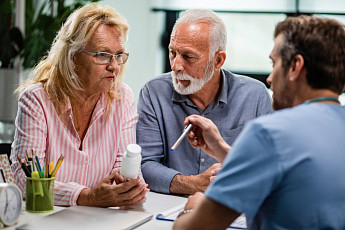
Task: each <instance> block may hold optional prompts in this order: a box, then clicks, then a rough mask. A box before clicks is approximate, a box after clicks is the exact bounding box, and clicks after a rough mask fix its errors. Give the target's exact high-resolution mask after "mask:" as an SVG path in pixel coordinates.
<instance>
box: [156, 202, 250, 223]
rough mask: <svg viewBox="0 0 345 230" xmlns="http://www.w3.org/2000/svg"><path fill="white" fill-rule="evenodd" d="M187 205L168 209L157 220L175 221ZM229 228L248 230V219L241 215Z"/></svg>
mask: <svg viewBox="0 0 345 230" xmlns="http://www.w3.org/2000/svg"><path fill="white" fill-rule="evenodd" d="M184 206H185V204H181V205H179V206H176V207H174V208H171V209H168V210H166V211H164V212H162V213H160V214H158V215H157V216H156V219H157V220H166V221H175V219H176V218H177V216H178V214H179V213H180V212H181V211H182V210H183V209H184ZM229 228H237V229H246V228H247V223H246V217H245V215H244V214H242V215H240V216H239V217H238V218H237V219H236V220H235V221H234V222H232V224H231V225H230V226H229Z"/></svg>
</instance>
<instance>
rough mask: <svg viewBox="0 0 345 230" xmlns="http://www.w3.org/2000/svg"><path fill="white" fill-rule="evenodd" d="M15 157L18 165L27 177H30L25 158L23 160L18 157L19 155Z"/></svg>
mask: <svg viewBox="0 0 345 230" xmlns="http://www.w3.org/2000/svg"><path fill="white" fill-rule="evenodd" d="M17 159H18V161H19V163H20V165H21V166H22V169H23V171H24V173H25V175H26V176H27V177H30V171H29V169H28V168H27V167H26V164H25V160H24V159H20V157H19V156H18V155H17Z"/></svg>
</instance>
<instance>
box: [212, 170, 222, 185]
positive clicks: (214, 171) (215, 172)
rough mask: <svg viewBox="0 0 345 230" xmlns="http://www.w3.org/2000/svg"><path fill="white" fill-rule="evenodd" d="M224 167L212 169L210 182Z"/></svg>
mask: <svg viewBox="0 0 345 230" xmlns="http://www.w3.org/2000/svg"><path fill="white" fill-rule="evenodd" d="M221 169H222V166H220V167H218V168H216V169H214V170H212V171H211V176H210V182H212V181H213V180H214V179H215V178H216V175H217V173H218V172H219V171H220V170H221Z"/></svg>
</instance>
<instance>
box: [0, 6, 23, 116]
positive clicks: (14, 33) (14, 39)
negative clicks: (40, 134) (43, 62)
mask: <svg viewBox="0 0 345 230" xmlns="http://www.w3.org/2000/svg"><path fill="white" fill-rule="evenodd" d="M14 16H15V14H14V1H13V0H2V1H1V3H0V21H1V23H0V34H1V36H0V105H1V109H0V121H2V122H9V123H12V122H13V120H14V118H15V114H16V110H17V107H16V104H17V103H16V97H15V95H13V91H14V89H15V88H16V87H17V86H18V83H19V69H18V68H17V67H18V66H19V62H18V61H17V62H15V60H16V57H17V56H18V55H19V53H20V52H21V50H22V48H23V36H22V33H21V31H20V30H19V28H17V27H15V26H14ZM17 60H18V58H17Z"/></svg>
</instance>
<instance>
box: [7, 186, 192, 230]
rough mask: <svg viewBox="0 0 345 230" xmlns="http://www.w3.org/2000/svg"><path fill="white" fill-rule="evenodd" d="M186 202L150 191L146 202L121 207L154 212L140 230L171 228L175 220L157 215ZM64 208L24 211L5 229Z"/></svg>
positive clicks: (9, 229) (181, 198)
mask: <svg viewBox="0 0 345 230" xmlns="http://www.w3.org/2000/svg"><path fill="white" fill-rule="evenodd" d="M186 202H187V198H185V197H179V196H172V195H165V194H160V193H155V192H149V193H147V199H146V201H145V202H144V203H142V204H140V205H134V206H127V207H125V208H121V209H126V210H135V211H145V212H149V213H152V214H153V217H152V219H151V220H150V221H148V222H146V223H144V224H142V225H141V226H139V227H137V228H136V229H138V230H149V229H150V230H156V229H157V230H158V229H171V228H172V226H173V222H170V221H162V220H156V215H157V214H159V213H161V212H163V211H165V210H167V209H170V208H173V207H175V206H178V205H180V204H183V203H186ZM24 205H25V201H24ZM64 208H65V207H58V206H54V211H53V212H50V213H29V212H26V211H24V212H23V213H22V214H21V216H20V218H19V223H18V224H16V225H14V226H11V227H5V228H4V230H15V228H16V227H18V226H20V225H22V224H25V223H27V222H29V221H32V220H35V219H40V218H42V217H44V216H47V215H50V214H52V213H54V212H57V211H60V210H62V209H64ZM81 224H82V223H81Z"/></svg>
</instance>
